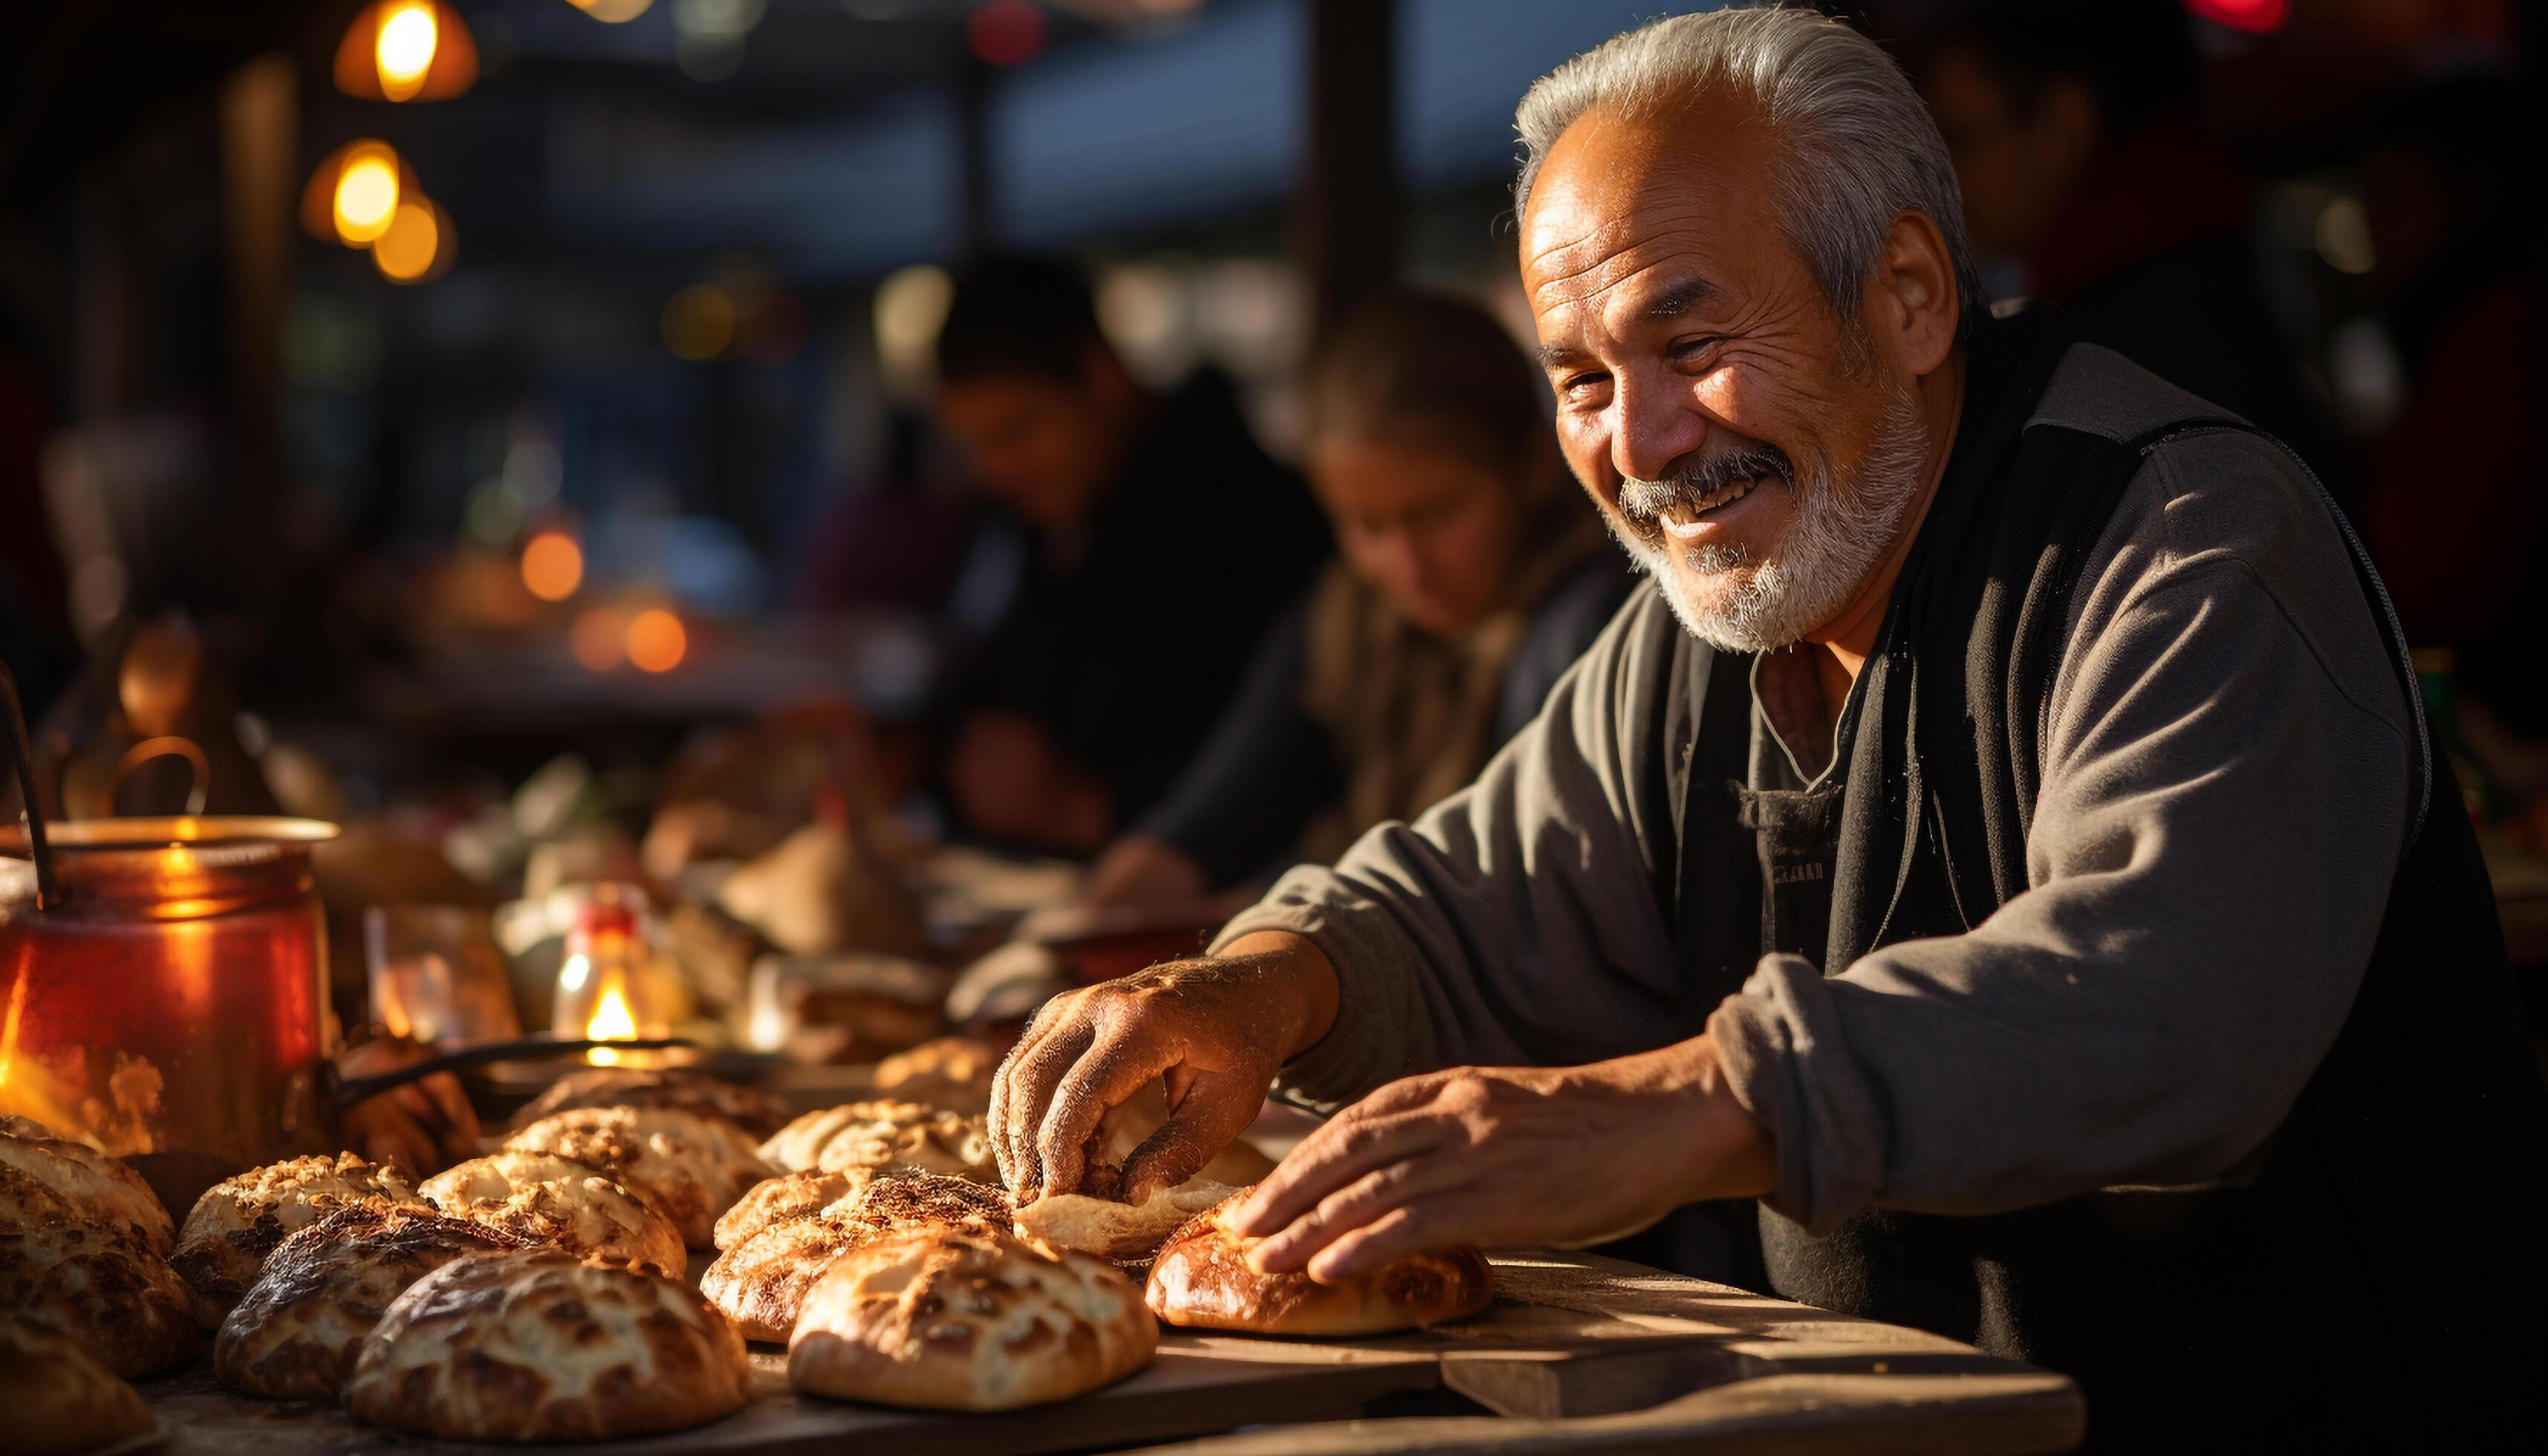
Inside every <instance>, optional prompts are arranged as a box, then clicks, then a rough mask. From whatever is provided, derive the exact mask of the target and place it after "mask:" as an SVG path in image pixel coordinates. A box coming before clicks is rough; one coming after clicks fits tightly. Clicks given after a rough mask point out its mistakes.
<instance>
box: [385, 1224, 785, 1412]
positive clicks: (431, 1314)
mask: <svg viewBox="0 0 2548 1456" xmlns="http://www.w3.org/2000/svg"><path fill="white" fill-rule="evenodd" d="M746 1379H747V1366H746V1363H745V1357H744V1351H743V1340H742V1338H741V1337H740V1336H738V1335H737V1334H736V1333H735V1332H734V1329H733V1327H732V1326H731V1325H729V1324H727V1323H726V1321H725V1318H724V1317H723V1316H721V1315H719V1314H718V1313H717V1312H716V1311H715V1310H713V1309H710V1308H709V1307H708V1306H707V1304H706V1303H705V1302H704V1301H702V1300H701V1299H700V1298H699V1297H698V1296H697V1295H696V1294H694V1293H692V1292H691V1291H690V1290H689V1289H687V1288H685V1287H684V1286H683V1285H681V1284H679V1283H677V1282H675V1281H673V1280H670V1279H665V1278H662V1277H661V1276H659V1275H654V1274H646V1273H641V1272H639V1271H638V1270H635V1269H631V1268H629V1267H628V1266H626V1265H624V1264H614V1263H609V1262H606V1261H604V1260H599V1259H587V1258H578V1257H577V1256H575V1255H573V1254H568V1253H561V1252H558V1251H556V1250H553V1249H529V1250H522V1251H519V1252H511V1253H487V1254H471V1255H468V1256H466V1257H463V1258H459V1259H455V1260H453V1261H452V1262H450V1263H448V1264H445V1265H443V1266H442V1267H441V1268H439V1269H436V1270H434V1271H433V1272H432V1273H430V1274H427V1275H425V1276H424V1277H423V1278H422V1279H419V1280H417V1281H416V1282H415V1283H414V1284H412V1285H410V1286H409V1288H408V1291H407V1292H406V1293H405V1294H402V1295H400V1296H399V1297H398V1299H397V1300H396V1301H394V1302H393V1303H392V1304H391V1305H390V1307H389V1310H388V1312H387V1313H386V1314H384V1315H383V1316H382V1317H381V1321H380V1323H379V1324H378V1325H377V1326H375V1327H374V1328H373V1330H372V1332H371V1333H370V1334H368V1335H366V1336H364V1339H363V1345H362V1350H361V1352H360V1353H359V1354H358V1355H356V1357H355V1360H354V1374H353V1378H352V1379H351V1380H350V1381H349V1382H348V1383H347V1385H346V1390H345V1397H346V1404H347V1406H348V1407H349V1408H350V1409H351V1410H353V1412H354V1414H355V1416H356V1417H357V1418H359V1419H362V1420H366V1421H369V1422H371V1423H372V1424H374V1425H384V1426H388V1427H390V1428H392V1429H395V1430H403V1431H409V1432H411V1433H414V1434H417V1435H429V1436H440V1437H442V1438H444V1439H446V1440H495V1441H560V1440H599V1439H606V1438H610V1437H617V1436H632V1435H643V1434H646V1433H649V1432H654V1431H667V1430H682V1429H684V1428H686V1427H689V1426H694V1425H700V1424H704V1423H705V1422H707V1421H710V1420H714V1419H716V1418H717V1417H719V1416H721V1415H725V1414H728V1413H730V1412H732V1411H734V1410H739V1409H741V1408H742V1406H743V1404H744V1401H745V1399H746V1396H747V1390H746Z"/></svg>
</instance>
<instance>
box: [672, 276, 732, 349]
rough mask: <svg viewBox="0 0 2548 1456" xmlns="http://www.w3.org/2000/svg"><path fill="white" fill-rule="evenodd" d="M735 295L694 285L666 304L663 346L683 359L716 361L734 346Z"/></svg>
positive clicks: (716, 288) (697, 284)
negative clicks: (717, 357)
mask: <svg viewBox="0 0 2548 1456" xmlns="http://www.w3.org/2000/svg"><path fill="white" fill-rule="evenodd" d="M737 318H738V311H737V310H736V308H735V306H734V296H733V295H732V294H729V293H727V292H726V291H725V290H724V289H722V288H719V287H717V286H716V285H715V284H713V283H693V284H691V285H690V286H689V287H687V288H685V289H683V290H682V291H681V292H680V293H677V294H675V295H673V296H672V297H671V298H670V299H667V300H665V302H664V318H663V326H664V347H666V348H668V349H671V350H672V351H673V352H674V353H675V354H677V355H679V356H680V357H682V358H684V359H713V358H715V357H716V356H718V355H719V354H722V353H724V352H725V351H726V350H727V349H729V348H732V347H733V346H734V332H735V323H736V321H737Z"/></svg>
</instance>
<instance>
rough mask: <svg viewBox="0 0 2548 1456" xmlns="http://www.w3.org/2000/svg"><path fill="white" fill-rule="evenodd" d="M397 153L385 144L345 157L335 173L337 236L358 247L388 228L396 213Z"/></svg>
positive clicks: (397, 191)
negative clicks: (341, 166)
mask: <svg viewBox="0 0 2548 1456" xmlns="http://www.w3.org/2000/svg"><path fill="white" fill-rule="evenodd" d="M398 205H399V174H398V155H397V153H395V152H393V151H391V150H390V149H389V148H388V147H386V146H384V147H381V148H379V149H378V150H376V151H364V152H360V153H358V154H356V155H354V156H351V157H348V158H346V160H345V166H344V169H343V170H341V171H339V172H338V173H337V174H336V193H335V199H334V204H333V207H334V212H333V216H334V218H335V220H336V236H337V237H338V238H340V239H342V240H343V241H344V242H346V243H347V244H349V245H351V246H355V247H360V246H362V245H363V244H365V243H368V242H370V241H372V240H373V239H374V238H377V237H379V236H380V235H381V234H382V233H384V232H387V231H389V230H390V221H391V220H392V219H393V218H396V217H397V216H398Z"/></svg>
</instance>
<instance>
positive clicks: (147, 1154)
mask: <svg viewBox="0 0 2548 1456" xmlns="http://www.w3.org/2000/svg"><path fill="white" fill-rule="evenodd" d="M335 833H336V828H335V826H334V825H331V824H322V823H319V822H318V821H316V820H309V819H284V818H264V817H227V816H224V817H191V816H190V817H180V818H146V819H145V818H135V819H88V820H70V821H65V822H61V823H55V824H48V825H46V839H47V841H48V842H49V844H50V846H51V860H52V865H53V871H54V875H55V878H56V880H57V881H58V883H59V885H60V887H61V890H62V892H63V898H62V903H61V904H60V905H58V906H57V907H55V908H53V909H50V910H41V911H40V910H38V909H37V908H36V876H35V866H34V865H33V864H32V862H31V861H30V860H29V859H28V851H27V837H26V831H25V829H24V828H23V827H22V826H19V825H10V826H7V827H6V828H0V1112H8V1113H15V1114H18V1115H20V1116H24V1117H31V1118H34V1119H36V1120H37V1121H39V1122H42V1123H45V1124H46V1125H48V1126H50V1127H53V1128H55V1129H56V1130H58V1131H61V1132H64V1133H67V1134H71V1135H74V1136H79V1137H84V1138H88V1139H90V1140H92V1141H95V1142H96V1143H97V1144H99V1145H100V1146H102V1147H104V1148H105V1149H106V1150H107V1151H109V1152H112V1153H116V1154H118V1155H120V1156H125V1157H128V1158H130V1159H132V1160H133V1161H134V1162H135V1164H136V1166H137V1167H138V1168H140V1170H141V1171H142V1173H143V1175H144V1176H145V1177H148V1178H149V1179H150V1180H151V1182H152V1183H153V1185H154V1186H156V1187H158V1188H159V1190H160V1192H161V1195H162V1198H163V1200H164V1199H171V1198H172V1197H174V1198H183V1199H185V1201H183V1202H177V1201H171V1202H170V1203H169V1207H170V1208H171V1209H174V1210H177V1211H180V1212H182V1211H183V1210H184V1209H186V1208H187V1207H189V1206H190V1204H191V1201H192V1200H191V1196H190V1195H186V1194H185V1193H184V1192H183V1191H182V1190H184V1189H185V1188H186V1187H188V1186H192V1187H194V1188H197V1189H200V1188H201V1187H204V1186H206V1185H209V1184H210V1183H212V1182H214V1181H216V1180H217V1179H219V1178H221V1177H225V1176H227V1174H228V1173H230V1172H233V1171H236V1170H237V1169H239V1168H243V1167H250V1166H254V1165H256V1164H259V1163H264V1162H270V1161H272V1160H274V1159H276V1158H279V1157H285V1156H290V1155H293V1154H296V1153H301V1152H317V1151H323V1150H327V1149H328V1148H330V1147H331V1146H332V1145H333V1138H332V1137H331V1136H330V1123H331V1121H332V1120H331V1119H330V1118H329V1117H328V1115H327V1106H326V1104H325V1102H324V1100H323V1093H322V1088H321V1086H320V1072H321V1068H322V1066H323V1064H324V1062H325V1061H326V1058H327V1056H328V1054H329V1052H330V1051H331V1050H332V1049H333V1048H332V1047H331V1042H332V1040H333V1039H332V1032H331V1028H330V1027H329V1026H328V1019H327V1012H326V999H325V998H326V992H327V950H326V945H327V940H326V934H325V928H324V925H323V917H322V915H321V912H320V909H319V904H318V892H317V890H316V889H315V888H314V887H313V884H312V881H311V865H310V854H311V846H313V845H315V844H317V843H318V842H319V841H322V840H326V839H329V838H332V837H333V836H334V835H335Z"/></svg>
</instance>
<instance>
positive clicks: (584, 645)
mask: <svg viewBox="0 0 2548 1456" xmlns="http://www.w3.org/2000/svg"><path fill="white" fill-rule="evenodd" d="M566 646H567V651H568V652H571V653H573V654H574V655H575V660H576V664H577V666H579V667H582V668H583V669H585V671H587V672H592V673H607V672H609V671H610V670H611V669H613V668H615V667H618V666H619V665H620V664H621V663H624V662H626V661H627V660H628V619H627V618H625V617H623V616H621V615H620V614H619V613H617V612H615V611H612V610H611V609H610V608H609V607H606V606H595V607H591V608H588V609H587V610H586V611H584V612H583V613H582V614H581V615H579V616H577V617H576V619H575V625H574V626H572V627H569V628H568V629H567V633H566Z"/></svg>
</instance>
